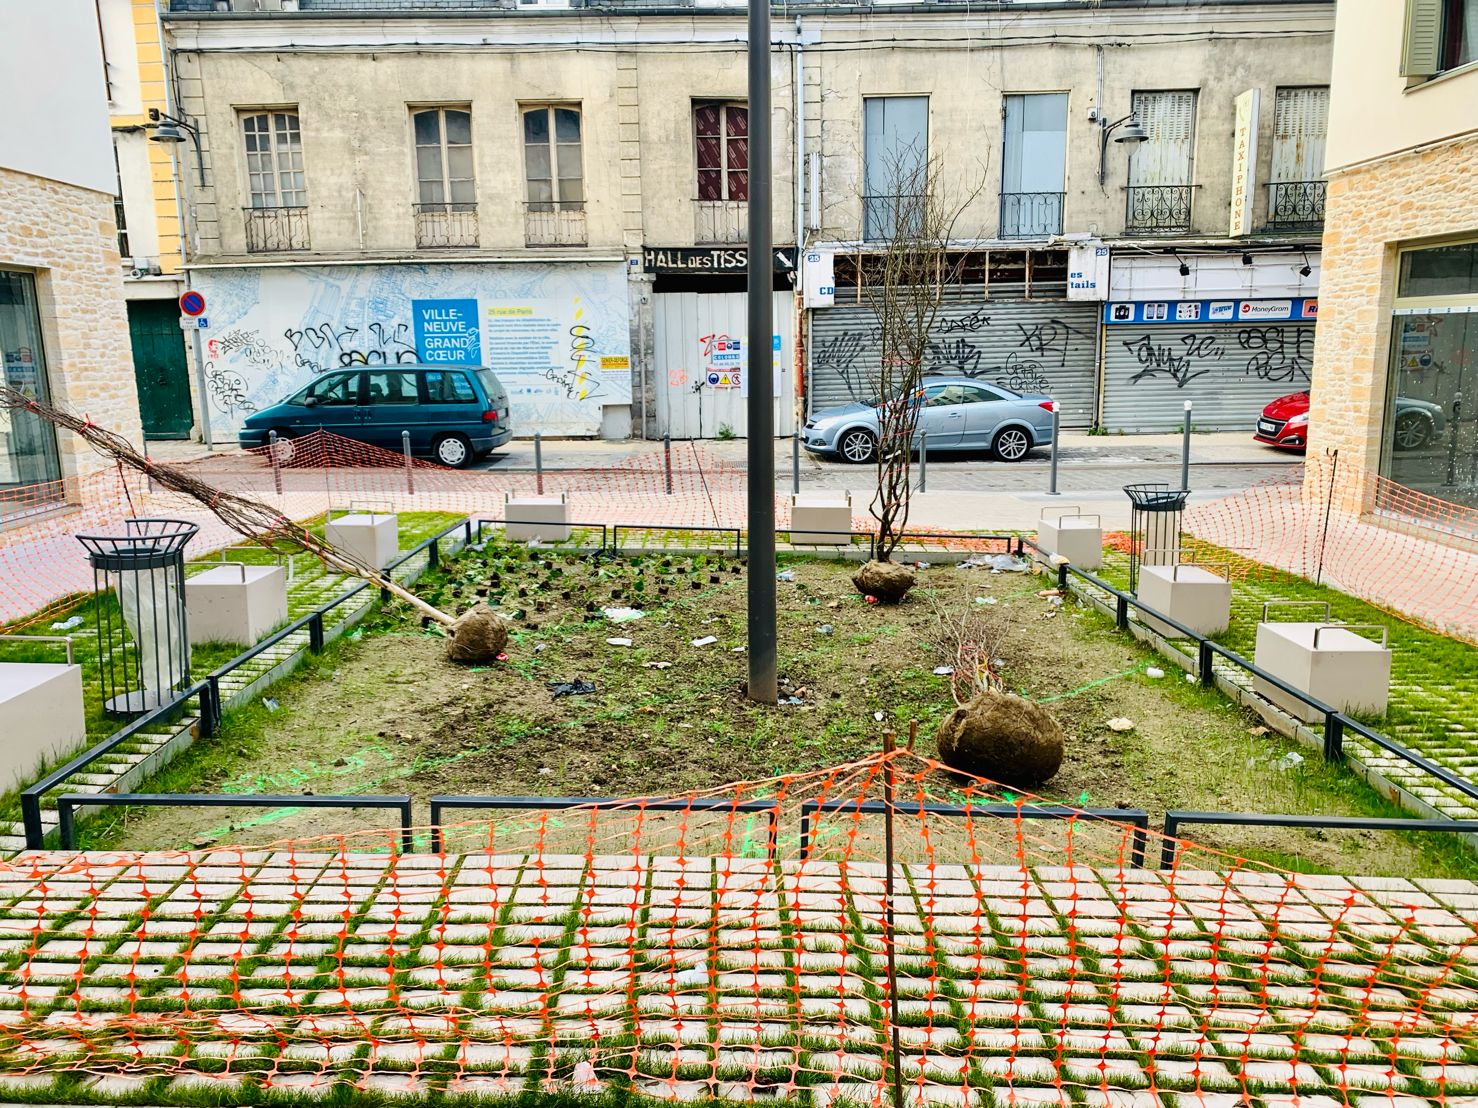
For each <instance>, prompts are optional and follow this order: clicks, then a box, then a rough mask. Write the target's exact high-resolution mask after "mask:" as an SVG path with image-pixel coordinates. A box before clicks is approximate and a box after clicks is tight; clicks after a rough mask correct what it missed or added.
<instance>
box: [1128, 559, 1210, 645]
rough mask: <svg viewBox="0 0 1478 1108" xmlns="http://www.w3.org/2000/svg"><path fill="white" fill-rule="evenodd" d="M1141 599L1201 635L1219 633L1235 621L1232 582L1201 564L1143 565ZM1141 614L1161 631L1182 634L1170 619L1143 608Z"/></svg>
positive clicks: (1172, 635)
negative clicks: (1233, 617) (1171, 624)
mask: <svg viewBox="0 0 1478 1108" xmlns="http://www.w3.org/2000/svg"><path fill="white" fill-rule="evenodd" d="M1139 599H1140V600H1142V601H1144V603H1145V604H1147V605H1149V606H1150V607H1151V608H1154V609H1155V610H1156V611H1158V612H1163V613H1164V614H1165V615H1167V616H1169V617H1170V618H1171V619H1173V620H1176V621H1177V622H1179V623H1183V624H1185V626H1187V627H1189V628H1190V629H1191V630H1192V631H1195V632H1197V633H1198V634H1201V635H1219V634H1221V633H1222V632H1223V631H1225V630H1226V629H1227V625H1228V624H1229V623H1231V621H1232V583H1231V582H1230V581H1228V580H1227V579H1226V578H1225V577H1222V576H1221V575H1220V574H1216V573H1212V572H1211V571H1210V570H1206V569H1202V568H1201V567H1200V566H1191V565H1173V566H1155V565H1141V566H1140V567H1139ZM1139 618H1140V620H1141V621H1143V623H1144V625H1145V626H1146V627H1148V628H1150V629H1151V630H1152V631H1154V632H1155V633H1156V634H1157V635H1163V636H1164V637H1165V638H1167V639H1175V638H1180V637H1182V636H1181V633H1180V632H1179V631H1177V630H1176V629H1175V628H1173V627H1171V626H1170V625H1169V624H1168V623H1165V622H1163V621H1162V620H1158V619H1155V618H1154V617H1153V616H1150V615H1147V614H1145V612H1144V611H1142V610H1141V611H1140V613H1139Z"/></svg>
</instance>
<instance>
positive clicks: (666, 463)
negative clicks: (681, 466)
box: [662, 435, 672, 496]
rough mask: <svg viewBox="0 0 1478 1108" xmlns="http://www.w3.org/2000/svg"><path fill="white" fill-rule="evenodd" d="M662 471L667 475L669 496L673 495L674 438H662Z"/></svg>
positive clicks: (668, 436) (665, 436) (664, 436)
mask: <svg viewBox="0 0 1478 1108" xmlns="http://www.w3.org/2000/svg"><path fill="white" fill-rule="evenodd" d="M662 469H663V471H664V472H665V473H666V474H667V495H668V496H671V495H672V436H671V435H663V436H662Z"/></svg>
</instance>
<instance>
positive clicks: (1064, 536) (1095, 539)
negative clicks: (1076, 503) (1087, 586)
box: [1036, 507, 1103, 569]
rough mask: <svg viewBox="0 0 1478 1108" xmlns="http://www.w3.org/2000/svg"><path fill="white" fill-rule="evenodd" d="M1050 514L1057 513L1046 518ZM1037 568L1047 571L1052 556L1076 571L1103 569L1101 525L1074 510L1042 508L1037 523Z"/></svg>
mask: <svg viewBox="0 0 1478 1108" xmlns="http://www.w3.org/2000/svg"><path fill="white" fill-rule="evenodd" d="M1049 512H1057V513H1059V514H1058V515H1056V516H1055V517H1049V515H1048V513H1049ZM1037 545H1038V546H1040V547H1041V548H1042V552H1041V553H1039V554H1038V555H1037V557H1036V560H1037V562H1038V563H1039V564H1041V565H1044V566H1048V567H1050V566H1051V565H1052V555H1054V554H1056V555H1059V556H1061V557H1063V558H1066V559H1067V560H1068V561H1069V562H1071V563H1072V564H1073V565H1075V566H1077V567H1078V568H1079V569H1097V568H1098V567H1099V566H1101V565H1103V523H1102V521H1101V520H1100V518H1099V517H1098V516H1097V515H1084V514H1083V513H1082V511H1080V510H1079V509H1078V508H1075V507H1066V508H1044V509H1043V510H1042V516H1041V518H1040V519H1039V520H1037Z"/></svg>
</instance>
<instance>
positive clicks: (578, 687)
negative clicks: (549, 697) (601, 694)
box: [549, 677, 595, 700]
mask: <svg viewBox="0 0 1478 1108" xmlns="http://www.w3.org/2000/svg"><path fill="white" fill-rule="evenodd" d="M549 691H550V692H552V693H553V694H554V699H555V700H558V699H559V698H560V697H562V696H589V695H590V694H591V693H593V692H594V691H595V683H594V682H593V681H587V680H585V678H583V677H577V678H575V680H573V681H551V682H549Z"/></svg>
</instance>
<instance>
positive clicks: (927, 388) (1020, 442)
mask: <svg viewBox="0 0 1478 1108" xmlns="http://www.w3.org/2000/svg"><path fill="white" fill-rule="evenodd" d="M920 393H921V396H920V399H919V403H921V404H922V405H923V407H922V408H920V410H919V421H918V428H917V431H916V432H915V436H914V447H915V449H917V448H918V445H919V439H920V435H921V434H922V433H924V432H927V433H928V436H929V437H928V442H927V445H928V449H929V452H930V453H931V454H932V453H933V452H934V451H936V450H989V451H991V452H992V453H993V454H995V456H996V457H997V458H1000V459H1001V461H1003V462H1019V461H1021V459H1022V458H1025V457H1026V456H1027V454H1028V452H1030V450H1031V448H1032V447H1034V446H1047V445H1049V444H1050V443H1051V442H1052V398H1051V397H1050V396H1041V395H1029V396H1024V395H1022V394H1021V393H1019V392H1012V391H1011V390H1010V389H1006V388H1002V387H1001V386H1000V385H991V384H987V383H986V382H984V381H977V380H975V379H974V378H973V377H929V378H926V379H925V380H924V382H923V388H922V389H921V390H920ZM880 404H881V401H879V400H874V401H872V402H871V403H868V404H843V405H841V406H840V407H837V408H824V409H822V410H821V411H819V412H817V413H816V414H815V415H813V416H812V417H811V418H810V419H808V420H807V421H806V426H805V429H804V430H803V431H802V432H801V442H802V444H803V445H804V446H805V448H806V449H807V450H809V451H811V452H812V453H814V454H833V455H836V456H838V457H840V458H841V459H842V460H843V461H846V462H856V463H859V464H860V463H863V462H870V461H872V460H873V459H874V458H875V457H876V456H877V449H878V407H879V405H880Z"/></svg>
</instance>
